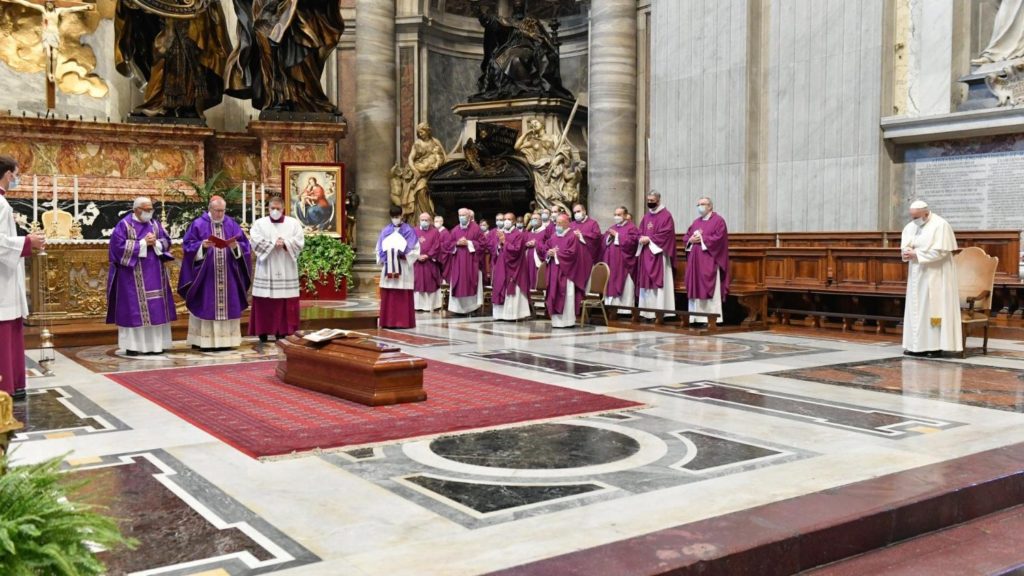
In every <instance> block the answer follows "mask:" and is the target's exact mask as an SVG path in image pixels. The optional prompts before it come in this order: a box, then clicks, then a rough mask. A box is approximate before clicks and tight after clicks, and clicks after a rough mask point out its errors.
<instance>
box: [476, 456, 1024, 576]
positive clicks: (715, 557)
mask: <svg viewBox="0 0 1024 576" xmlns="http://www.w3.org/2000/svg"><path fill="white" fill-rule="evenodd" d="M1021 462H1024V443H1021V444H1014V445H1011V446H1006V447H1003V448H998V449H995V450H990V451H987V452H981V453H979V454H973V455H970V456H965V457H963V458H957V459H954V460H949V461H947V462H941V463H938V464H932V465H928V466H922V467H919V468H914V469H911V470H907V471H904V472H897V473H894V474H889V475H886V476H881V477H878V478H873V479H871V480H864V481H862V482H856V483H853V484H848V485H846V486H840V487H837V488H833V489H829V490H825V491H821V492H816V493H813V494H808V495H806V496H800V497H797V498H791V499H788V500H783V501H780V502H774V503H771V504H766V505H763V506H759V507H756V508H751V509H749V510H744V511H740V512H735V513H731V514H725V515H722V516H718V517H715V518H708V519H706V520H701V521H698V522H692V523H689V524H683V525H679V526H675V527H672V528H668V529H665V530H660V531H657V532H652V533H650V534H645V535H643V536H638V537H635V538H629V539H626V540H622V541H619V542H614V543H611V544H605V545H602V546H597V547H594V548H590V549H587V550H581V551H578V552H573V553H570V554H565V555H562V556H556V557H553V558H549V559H546V560H541V561H538V562H534V563H531V564H525V565H522V566H517V567H514V568H510V569H507V570H502V571H498V572H494V573H492V574H494V575H501V576H520V575H522V576H525V575H529V576H547V575H550V576H556V575H557V576H574V575H579V576H603V575H609V576H611V575H615V576H627V575H644V576H649V575H669V574H671V575H673V576H675V575H689V574H700V575H701V576H712V575H728V576H744V575H751V576H754V575H756V576H773V575H779V576H782V575H788V574H794V573H796V572H799V571H801V570H808V569H810V568H814V567H817V566H821V565H824V564H828V563H830V562H835V561H837V560H841V559H844V558H849V557H852V556H855V555H857V554H861V553H864V552H867V551H870V550H876V549H878V548H882V547H884V546H888V545H890V544H893V543H896V542H901V541H903V540H906V539H909V538H913V537H915V536H919V535H921V534H926V533H929V532H933V531H935V530H940V529H942V528H946V527H949V526H952V525H954V524H958V523H961V522H966V521H969V520H973V519H976V518H979V517H981V516H984V515H987V514H991V513H994V512H997V511H1000V510H1005V509H1007V508H1011V507H1014V506H1017V505H1020V504H1024V470H1022V469H1021V464H1020V463H1021Z"/></svg>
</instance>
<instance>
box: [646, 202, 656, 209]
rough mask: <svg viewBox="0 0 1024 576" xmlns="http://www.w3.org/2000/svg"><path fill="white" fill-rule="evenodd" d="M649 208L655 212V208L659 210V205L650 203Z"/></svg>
mask: <svg viewBox="0 0 1024 576" xmlns="http://www.w3.org/2000/svg"><path fill="white" fill-rule="evenodd" d="M647 207H648V208H649V209H651V210H654V209H655V208H657V207H658V203H657V202H648V203H647Z"/></svg>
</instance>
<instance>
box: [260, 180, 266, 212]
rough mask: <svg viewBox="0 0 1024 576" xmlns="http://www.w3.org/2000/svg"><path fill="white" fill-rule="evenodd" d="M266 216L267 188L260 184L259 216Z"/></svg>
mask: <svg viewBox="0 0 1024 576" xmlns="http://www.w3.org/2000/svg"><path fill="white" fill-rule="evenodd" d="M266 215H267V187H266V185H265V184H263V183H262V182H261V183H260V216H261V217H266Z"/></svg>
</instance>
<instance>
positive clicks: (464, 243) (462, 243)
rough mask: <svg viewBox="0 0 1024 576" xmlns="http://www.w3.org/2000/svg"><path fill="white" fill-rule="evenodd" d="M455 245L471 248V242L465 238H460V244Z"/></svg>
mask: <svg viewBox="0 0 1024 576" xmlns="http://www.w3.org/2000/svg"><path fill="white" fill-rule="evenodd" d="M455 245H456V246H469V241H468V240H466V239H465V238H459V240H458V242H456V243H455Z"/></svg>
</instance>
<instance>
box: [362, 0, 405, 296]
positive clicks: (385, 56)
mask: <svg viewBox="0 0 1024 576" xmlns="http://www.w3.org/2000/svg"><path fill="white" fill-rule="evenodd" d="M397 97H398V83H397V75H396V72H395V0H357V1H356V122H355V127H354V134H355V140H356V192H357V193H358V194H359V197H360V200H361V201H362V204H361V205H360V206H359V213H358V218H359V220H358V222H357V224H356V229H357V232H356V254H357V257H358V259H359V260H358V262H359V264H362V266H359V265H357V270H356V274H357V276H359V277H360V280H365V279H366V275H367V274H371V272H370V268H375V265H372V262H373V261H375V260H376V257H375V255H374V248H375V246H376V244H377V234H379V233H380V230H381V228H383V227H384V224H385V223H386V222H387V220H388V208H389V206H390V204H391V200H390V195H389V190H390V181H389V173H390V170H391V167H392V166H393V165H394V163H395V150H396V148H397V144H396V133H397V126H398V124H397V122H398V114H397V105H396V99H397ZM376 272H377V273H379V270H377V271H376ZM360 288H367V289H370V290H372V289H373V287H372V286H365V284H364V283H363V282H360Z"/></svg>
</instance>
